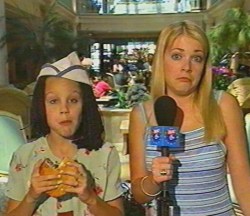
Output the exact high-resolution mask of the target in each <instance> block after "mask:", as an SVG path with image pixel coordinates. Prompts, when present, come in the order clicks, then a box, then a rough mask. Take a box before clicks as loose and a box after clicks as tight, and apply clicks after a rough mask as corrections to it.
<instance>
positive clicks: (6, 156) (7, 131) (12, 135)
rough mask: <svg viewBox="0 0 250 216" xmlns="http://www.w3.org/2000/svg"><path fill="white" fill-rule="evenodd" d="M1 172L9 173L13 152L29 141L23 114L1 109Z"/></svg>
mask: <svg viewBox="0 0 250 216" xmlns="http://www.w3.org/2000/svg"><path fill="white" fill-rule="evenodd" d="M0 137H1V139H0V173H3V174H7V173H8V170H9V164H10V161H11V158H12V154H13V152H14V151H16V149H17V148H18V147H19V146H20V145H23V144H25V143H26V142H27V139H26V134H25V132H24V130H23V122H22V118H21V116H18V115H15V114H13V113H10V112H6V111H2V110H0Z"/></svg>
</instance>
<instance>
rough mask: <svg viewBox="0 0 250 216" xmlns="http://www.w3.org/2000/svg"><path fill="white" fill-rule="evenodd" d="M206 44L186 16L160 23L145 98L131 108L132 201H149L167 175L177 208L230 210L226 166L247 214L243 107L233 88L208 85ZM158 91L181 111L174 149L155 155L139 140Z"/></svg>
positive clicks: (151, 120)
mask: <svg viewBox="0 0 250 216" xmlns="http://www.w3.org/2000/svg"><path fill="white" fill-rule="evenodd" d="M209 50H210V47H209V42H208V38H207V36H206V34H205V32H204V31H203V30H202V29H201V28H200V27H199V26H197V25H196V24H194V23H192V22H190V21H183V22H176V23H173V24H171V25H169V26H168V27H166V28H165V29H163V30H162V32H161V34H160V36H159V39H158V44H157V49H156V53H155V56H154V62H153V68H152V82H151V100H149V101H147V102H144V103H142V104H139V105H138V106H136V107H134V108H133V110H132V112H131V114H130V126H129V150H130V170H131V182H132V184H131V185H132V193H133V195H134V198H135V199H136V200H137V201H138V202H140V203H147V202H149V201H152V200H153V199H154V198H156V197H157V195H158V194H159V193H160V192H161V183H162V182H164V181H167V184H168V192H169V194H170V198H171V200H172V202H173V203H172V205H173V206H174V207H175V209H179V214H180V215H220V216H228V215H234V210H233V205H232V201H231V199H230V193H229V188H228V182H227V174H228V173H227V172H229V174H230V176H231V179H232V185H233V189H234V192H235V195H236V198H237V201H238V203H239V205H240V207H241V209H242V211H243V214H244V215H248V216H249V215H250V208H249V200H250V167H249V161H248V158H247V145H246V134H245V130H244V121H243V115H242V110H241V108H240V106H239V104H238V102H237V100H236V99H235V98H234V97H233V96H232V95H230V94H228V93H226V92H224V91H215V90H213V89H212V71H211V65H210V55H209ZM163 95H167V96H169V97H172V98H173V99H174V100H175V101H176V103H177V106H178V110H179V111H182V113H183V116H180V115H177V117H176V118H177V119H176V122H180V124H179V125H178V126H179V127H180V132H181V133H182V134H183V136H184V140H183V141H184V146H183V147H182V148H183V149H176V150H174V149H172V150H171V154H170V156H169V157H163V156H161V153H160V152H155V155H154V157H153V156H152V154H151V155H150V154H149V150H148V149H146V143H145V140H146V138H147V135H148V133H149V132H150V130H148V127H149V126H153V125H157V121H156V118H155V114H154V102H155V100H156V99H157V98H158V97H160V96H163ZM166 115H168V108H167V107H166ZM180 118H182V119H180ZM180 120H182V121H180Z"/></svg>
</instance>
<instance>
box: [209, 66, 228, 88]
mask: <svg viewBox="0 0 250 216" xmlns="http://www.w3.org/2000/svg"><path fill="white" fill-rule="evenodd" d="M212 73H213V88H214V89H216V90H227V87H228V86H229V85H230V83H231V82H232V81H233V74H232V72H231V71H230V70H229V69H228V68H227V67H213V68H212Z"/></svg>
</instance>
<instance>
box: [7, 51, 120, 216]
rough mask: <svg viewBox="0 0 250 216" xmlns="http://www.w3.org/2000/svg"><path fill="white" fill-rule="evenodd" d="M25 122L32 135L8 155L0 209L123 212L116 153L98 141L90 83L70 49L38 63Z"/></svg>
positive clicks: (60, 215) (77, 215) (44, 213)
mask: <svg viewBox="0 0 250 216" xmlns="http://www.w3.org/2000/svg"><path fill="white" fill-rule="evenodd" d="M31 122H32V125H31V126H32V134H33V136H34V137H35V138H37V139H36V140H34V141H33V142H31V143H28V144H25V145H23V146H21V147H20V148H19V149H18V150H17V151H16V152H15V153H14V155H13V158H12V161H11V165H10V170H9V178H8V185H7V190H6V196H7V197H8V198H9V201H8V203H7V209H6V214H5V215H6V216H12V215H25V216H31V215H37V216H38V215H39V216H66V215H67V216H73V215H74V216H83V215H85V216H87V215H89V216H90V215H95V216H105V215H108V216H109V215H114V216H122V215H124V211H123V204H122V198H121V195H122V190H121V186H120V177H119V176H120V162H119V156H118V153H117V151H116V149H115V147H114V146H112V145H111V144H109V143H104V141H103V135H104V127H103V124H102V121H101V117H100V113H99V112H98V106H97V103H96V101H95V97H94V94H93V91H92V83H91V82H90V80H89V77H88V76H87V73H86V71H85V70H84V69H83V66H82V65H81V62H80V61H79V58H78V57H77V54H76V53H75V52H72V53H70V54H69V55H68V56H66V57H65V58H63V59H61V60H59V61H57V62H55V63H53V64H45V65H44V66H43V67H42V69H41V71H40V74H39V76H38V80H37V83H36V87H35V91H34V95H33V101H32V108H31ZM65 160H66V161H67V162H66V161H65ZM64 161H65V162H64ZM45 162H46V166H47V169H49V170H50V174H48V175H45V174H43V173H44V172H45V171H46V169H44V163H45ZM62 162H63V163H62ZM46 166H45V168H46ZM59 168H60V169H59ZM56 169H59V170H60V172H54V170H56ZM51 170H52V171H53V172H52V171H51ZM59 188H60V190H59V191H57V189H59ZM52 192H53V196H52V195H51V193H52ZM58 193H59V194H61V193H63V194H61V195H59V194H58Z"/></svg>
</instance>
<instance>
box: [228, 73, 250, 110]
mask: <svg viewBox="0 0 250 216" xmlns="http://www.w3.org/2000/svg"><path fill="white" fill-rule="evenodd" d="M227 91H228V92H229V93H230V94H232V95H234V96H235V97H236V98H237V100H238V102H239V104H240V106H241V105H242V104H243V103H244V101H245V100H246V97H247V96H248V95H249V94H250V77H245V78H239V79H236V80H234V81H233V82H232V83H231V84H230V85H229V86H228V89H227Z"/></svg>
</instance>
